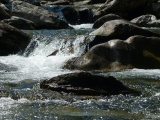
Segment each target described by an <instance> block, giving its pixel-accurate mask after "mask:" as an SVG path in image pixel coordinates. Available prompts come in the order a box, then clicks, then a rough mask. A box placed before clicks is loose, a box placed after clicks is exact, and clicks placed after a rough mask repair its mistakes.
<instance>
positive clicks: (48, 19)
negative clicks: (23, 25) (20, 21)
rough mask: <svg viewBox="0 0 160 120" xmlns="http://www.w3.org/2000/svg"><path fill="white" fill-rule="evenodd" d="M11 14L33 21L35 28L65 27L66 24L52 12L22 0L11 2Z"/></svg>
mask: <svg viewBox="0 0 160 120" xmlns="http://www.w3.org/2000/svg"><path fill="white" fill-rule="evenodd" d="M12 14H13V15H14V16H17V17H22V18H25V19H27V20H30V21H32V22H34V24H35V25H36V28H37V29H65V28H69V26H68V24H67V23H66V22H64V21H63V20H60V19H58V18H57V17H58V16H57V15H56V14H55V13H53V12H48V11H47V10H45V9H43V8H41V7H38V6H35V5H32V4H29V3H26V2H22V1H13V2H12Z"/></svg>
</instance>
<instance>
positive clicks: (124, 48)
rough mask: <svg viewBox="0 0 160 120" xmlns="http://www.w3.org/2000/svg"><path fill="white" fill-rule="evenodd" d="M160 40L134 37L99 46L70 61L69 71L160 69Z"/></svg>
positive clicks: (111, 41)
mask: <svg viewBox="0 0 160 120" xmlns="http://www.w3.org/2000/svg"><path fill="white" fill-rule="evenodd" d="M159 46H160V38H159V37H144V36H132V37H129V38H128V39H127V40H120V39H114V40H110V41H108V42H106V43H102V44H98V45H96V46H94V47H93V48H91V49H90V50H89V51H88V52H87V53H86V54H85V55H83V56H81V57H75V58H72V59H70V60H68V61H67V62H66V64H65V66H64V68H67V69H78V70H106V71H120V70H124V69H132V68H139V69H159V68H160V52H159V51H160V47H159Z"/></svg>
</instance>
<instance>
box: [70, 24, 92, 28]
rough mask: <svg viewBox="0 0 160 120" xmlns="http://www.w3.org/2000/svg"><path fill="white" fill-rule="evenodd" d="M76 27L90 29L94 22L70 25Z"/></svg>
mask: <svg viewBox="0 0 160 120" xmlns="http://www.w3.org/2000/svg"><path fill="white" fill-rule="evenodd" d="M70 26H71V27H73V28H74V29H89V28H92V26H93V24H80V25H70Z"/></svg>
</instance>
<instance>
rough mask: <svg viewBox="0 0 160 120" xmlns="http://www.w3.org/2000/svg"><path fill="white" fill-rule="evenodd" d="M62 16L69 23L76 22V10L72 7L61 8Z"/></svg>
mask: <svg viewBox="0 0 160 120" xmlns="http://www.w3.org/2000/svg"><path fill="white" fill-rule="evenodd" d="M62 13H63V16H64V17H65V19H66V20H67V21H68V22H69V23H70V24H77V23H78V12H77V10H75V9H74V8H72V7H65V8H63V9H62Z"/></svg>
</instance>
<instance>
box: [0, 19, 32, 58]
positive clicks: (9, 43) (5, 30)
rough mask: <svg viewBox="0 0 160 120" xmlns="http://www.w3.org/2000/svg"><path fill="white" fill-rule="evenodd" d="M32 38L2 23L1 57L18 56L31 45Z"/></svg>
mask: <svg viewBox="0 0 160 120" xmlns="http://www.w3.org/2000/svg"><path fill="white" fill-rule="evenodd" d="M30 40H31V36H29V35H28V34H26V33H24V32H22V31H20V30H18V29H16V28H14V27H12V26H10V25H8V24H5V23H2V22H0V55H1V56H5V55H9V54H16V53H17V52H20V51H23V50H24V49H25V48H26V47H27V45H28V44H29V43H30Z"/></svg>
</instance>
